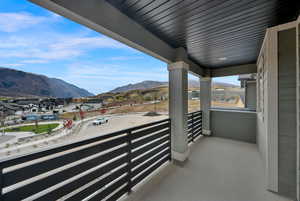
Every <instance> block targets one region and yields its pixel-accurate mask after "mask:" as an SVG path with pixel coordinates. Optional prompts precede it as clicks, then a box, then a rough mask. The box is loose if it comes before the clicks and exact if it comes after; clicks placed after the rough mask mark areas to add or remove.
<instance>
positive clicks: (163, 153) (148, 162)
mask: <svg viewBox="0 0 300 201" xmlns="http://www.w3.org/2000/svg"><path fill="white" fill-rule="evenodd" d="M168 154H169V150H164V151H163V152H161V153H159V154H158V155H156V156H155V157H153V158H151V159H150V160H148V161H147V162H145V163H143V164H142V165H140V166H139V167H137V168H136V169H134V170H133V171H132V178H133V177H135V176H136V175H138V174H139V173H140V172H142V171H143V170H145V169H146V168H147V167H149V166H150V165H152V164H153V163H155V162H156V161H158V160H159V159H161V158H163V157H164V156H167V155H168Z"/></svg>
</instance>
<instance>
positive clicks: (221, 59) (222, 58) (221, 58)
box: [219, 57, 227, 61]
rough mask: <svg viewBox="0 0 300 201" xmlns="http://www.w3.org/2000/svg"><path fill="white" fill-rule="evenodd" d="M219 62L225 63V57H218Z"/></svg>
mask: <svg viewBox="0 0 300 201" xmlns="http://www.w3.org/2000/svg"><path fill="white" fill-rule="evenodd" d="M219 60H220V61H225V60H227V57H220V58H219Z"/></svg>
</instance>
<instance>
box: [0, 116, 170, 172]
mask: <svg viewBox="0 0 300 201" xmlns="http://www.w3.org/2000/svg"><path fill="white" fill-rule="evenodd" d="M168 121H170V119H164V120H160V121H155V122H151V123H147V124H143V125H140V126H135V127H132V128H128V129H124V130H121V131H117V132H113V133H108V134H105V135H102V136H97V137H92V138H89V139H85V140H82V141H79V142H75V143H65V144H60V145H56V146H54V147H51V148H46V149H43V150H40V151H37V152H33V153H27V154H24V155H22V156H13V157H9V158H6V159H2V160H0V164H1V165H2V167H3V168H7V167H11V166H14V165H18V164H21V163H25V162H28V161H32V160H35V159H38V158H42V157H44V156H48V155H51V154H55V153H59V152H62V151H66V150H70V149H72V148H76V147H79V146H83V145H87V144H91V143H93V142H97V141H101V140H104V139H108V138H111V137H116V136H118V135H120V134H125V133H127V132H129V131H132V130H138V129H142V128H145V127H148V126H152V125H155V124H159V123H163V122H168Z"/></svg>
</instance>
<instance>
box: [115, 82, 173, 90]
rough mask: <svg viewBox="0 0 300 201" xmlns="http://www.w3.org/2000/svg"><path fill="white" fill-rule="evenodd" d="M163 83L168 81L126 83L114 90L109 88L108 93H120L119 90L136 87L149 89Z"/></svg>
mask: <svg viewBox="0 0 300 201" xmlns="http://www.w3.org/2000/svg"><path fill="white" fill-rule="evenodd" d="M163 85H168V82H158V81H150V80H147V81H143V82H138V83H135V84H128V85H125V86H121V87H117V88H115V89H114V90H111V91H110V93H120V92H126V91H131V90H137V89H150V88H155V87H159V86H163Z"/></svg>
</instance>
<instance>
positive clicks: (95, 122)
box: [93, 117, 108, 126]
mask: <svg viewBox="0 0 300 201" xmlns="http://www.w3.org/2000/svg"><path fill="white" fill-rule="evenodd" d="M105 123H108V118H106V117H101V118H98V119H96V120H94V121H93V125H95V126H96V125H101V124H105Z"/></svg>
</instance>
